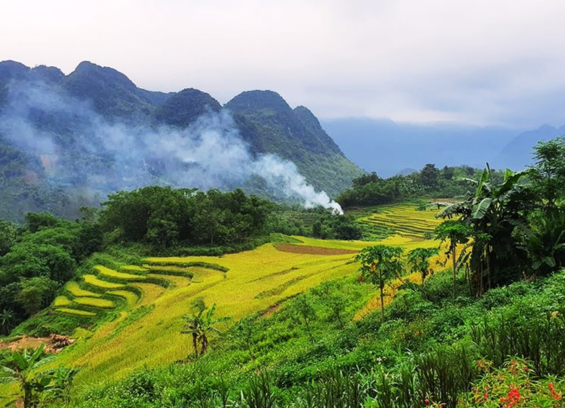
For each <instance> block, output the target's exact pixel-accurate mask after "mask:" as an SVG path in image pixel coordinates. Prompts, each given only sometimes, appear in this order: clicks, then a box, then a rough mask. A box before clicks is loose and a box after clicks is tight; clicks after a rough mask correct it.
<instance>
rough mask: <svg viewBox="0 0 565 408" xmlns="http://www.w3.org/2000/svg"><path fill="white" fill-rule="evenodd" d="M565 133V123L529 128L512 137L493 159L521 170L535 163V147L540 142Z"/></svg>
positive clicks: (503, 165)
mask: <svg viewBox="0 0 565 408" xmlns="http://www.w3.org/2000/svg"><path fill="white" fill-rule="evenodd" d="M564 135H565V125H563V126H561V127H560V128H556V127H553V126H550V125H543V126H541V127H540V128H538V129H535V130H528V131H526V132H523V133H521V134H519V135H518V136H516V137H515V138H514V139H512V140H511V141H510V142H509V143H508V144H507V145H506V146H505V147H504V149H502V151H501V152H500V153H499V154H498V155H497V156H496V158H495V159H494V160H493V161H494V163H496V165H497V166H499V167H508V168H511V169H516V170H520V169H523V168H525V167H526V166H528V165H530V164H532V163H533V160H534V159H533V156H532V154H533V147H534V146H535V145H536V144H538V142H547V141H548V140H551V139H554V138H556V137H559V136H564Z"/></svg>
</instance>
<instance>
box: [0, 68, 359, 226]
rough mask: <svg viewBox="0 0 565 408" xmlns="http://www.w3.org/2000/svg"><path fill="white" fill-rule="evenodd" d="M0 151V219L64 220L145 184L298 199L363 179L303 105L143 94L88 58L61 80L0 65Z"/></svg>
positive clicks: (254, 96)
mask: <svg viewBox="0 0 565 408" xmlns="http://www.w3.org/2000/svg"><path fill="white" fill-rule="evenodd" d="M221 135H223V136H221ZM0 155H1V156H0V189H1V190H0V202H1V203H2V205H1V207H2V209H1V210H0V218H8V219H22V217H23V215H24V214H25V212H27V211H44V210H45V211H51V212H53V213H55V214H59V215H67V216H72V215H75V213H76V210H77V208H78V207H79V206H80V205H85V204H92V203H97V202H100V200H103V199H104V196H105V195H107V194H108V193H111V192H113V191H116V190H122V189H126V190H128V189H133V188H138V187H141V186H144V185H148V184H161V185H173V186H177V187H199V188H204V189H207V188H215V187H217V188H220V189H231V188H235V187H243V188H246V189H247V190H248V191H250V192H254V193H263V192H264V193H265V195H267V196H269V197H273V196H275V197H287V196H288V197H293V196H296V195H298V196H300V198H301V199H302V198H304V197H305V196H306V195H310V196H312V197H314V196H316V192H314V190H312V189H311V188H310V187H308V188H306V187H305V186H307V184H306V183H309V184H311V185H312V186H314V187H315V189H316V190H318V192H319V191H321V190H324V191H326V192H327V193H328V194H329V195H332V196H334V195H337V194H338V193H339V192H340V191H342V190H344V189H345V188H347V187H349V185H350V183H351V179H352V178H353V177H356V176H359V175H360V174H362V170H360V169H359V168H358V167H356V166H355V165H354V164H353V163H352V162H351V161H349V160H348V159H347V158H346V157H345V156H344V154H343V153H342V151H341V150H340V149H339V147H338V146H337V145H336V143H335V142H334V141H333V140H332V139H331V138H330V137H329V136H328V134H327V133H326V132H325V131H324V129H323V128H322V127H321V125H320V122H319V121H318V119H317V118H316V117H315V116H314V115H313V114H312V112H310V111H309V110H308V109H307V108H305V107H302V106H300V107H297V108H295V109H292V108H291V107H290V106H289V105H288V104H287V103H286V102H285V100H284V99H283V98H282V97H281V96H280V95H278V94H277V93H275V92H272V91H250V92H243V93H242V94H240V95H238V96H236V97H234V98H233V99H232V100H231V101H230V102H228V103H227V104H226V105H225V106H222V105H221V104H220V103H219V102H218V101H217V100H215V99H214V98H213V97H212V96H211V95H209V94H207V93H205V92H202V91H200V90H197V89H192V88H188V89H184V90H182V91H179V92H172V93H162V92H152V91H148V90H144V89H141V88H138V87H137V86H136V85H135V84H134V83H133V82H132V81H131V80H130V79H129V78H128V77H127V76H126V75H124V74H123V73H121V72H119V71H117V70H115V69H112V68H109V67H101V66H98V65H96V64H93V63H91V62H87V61H85V62H82V63H80V64H79V65H78V66H77V68H76V69H75V70H74V71H73V72H72V73H70V74H69V75H65V74H63V73H62V72H61V71H60V70H59V69H58V68H54V67H46V66H39V67H35V68H29V67H26V66H25V65H23V64H20V63H18V62H15V61H4V62H0ZM277 157H279V158H280V159H277ZM281 159H282V160H281ZM267 160H271V161H270V162H269V163H270V166H266V165H265V163H267ZM286 161H291V162H292V163H294V164H295V165H296V168H298V171H299V172H300V174H302V176H304V179H305V180H304V179H303V178H302V176H300V175H299V174H296V170H293V169H294V167H293V166H292V165H291V164H289V163H288V162H286ZM263 170H264V171H265V172H268V173H269V174H268V177H267V179H268V180H269V181H265V180H267V179H263V176H265V177H266V174H262V173H261V171H263ZM253 172H254V173H253ZM276 172H278V173H276ZM251 173H253V177H250V174H251ZM261 180H263V181H261ZM269 183H271V184H272V185H270V186H268V187H269V189H270V190H269V191H270V192H268V191H267V190H268V189H267V188H266V187H265V186H266V185H267V184H269ZM273 189H279V190H281V191H282V192H283V194H278V195H277V194H275V195H273V194H272V190H273ZM316 197H317V198H316V200H318V201H319V200H320V196H316ZM322 199H323V197H322ZM326 199H327V198H326ZM305 200H306V199H305ZM308 200H309V199H307V200H306V202H310V201H308ZM316 200H314V201H315V202H318V201H316ZM2 211H3V212H2Z"/></svg>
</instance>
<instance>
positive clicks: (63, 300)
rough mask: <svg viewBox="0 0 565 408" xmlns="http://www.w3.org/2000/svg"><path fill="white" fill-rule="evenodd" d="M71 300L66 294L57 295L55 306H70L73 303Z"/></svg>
mask: <svg viewBox="0 0 565 408" xmlns="http://www.w3.org/2000/svg"><path fill="white" fill-rule="evenodd" d="M71 303H72V302H71V301H70V300H69V298H68V297H66V296H57V298H55V301H54V302H53V305H54V306H55V307H65V306H70V305H71Z"/></svg>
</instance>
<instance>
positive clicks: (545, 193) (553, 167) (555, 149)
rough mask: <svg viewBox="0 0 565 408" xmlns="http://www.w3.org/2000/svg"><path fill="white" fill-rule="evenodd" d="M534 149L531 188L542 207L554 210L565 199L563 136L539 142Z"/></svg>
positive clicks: (564, 143) (564, 147)
mask: <svg viewBox="0 0 565 408" xmlns="http://www.w3.org/2000/svg"><path fill="white" fill-rule="evenodd" d="M534 149H535V154H534V158H535V159H536V164H535V166H534V167H533V171H532V172H531V173H530V177H531V178H532V180H533V185H532V188H533V190H534V193H535V196H536V197H537V198H538V199H539V200H540V201H541V203H542V205H543V206H547V207H549V208H555V206H556V204H557V202H559V201H560V200H563V199H565V136H563V137H559V138H557V139H554V140H550V141H549V142H540V143H538V145H537V146H536V147H535V148H534Z"/></svg>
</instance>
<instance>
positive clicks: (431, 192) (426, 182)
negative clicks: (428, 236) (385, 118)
mask: <svg viewBox="0 0 565 408" xmlns="http://www.w3.org/2000/svg"><path fill="white" fill-rule="evenodd" d="M475 172H476V171H475V169H473V168H470V167H468V166H460V167H444V168H443V170H441V171H440V170H438V169H437V168H436V167H435V165H434V164H426V165H425V166H424V168H423V169H422V170H421V171H420V172H416V173H413V174H410V175H407V176H401V175H397V176H394V177H390V178H388V179H382V178H380V177H378V176H377V175H376V174H375V173H371V174H365V175H363V176H361V177H359V178H357V179H354V180H353V187H352V188H351V189H349V190H346V191H344V192H342V193H341V194H340V195H339V196H338V197H337V198H336V201H337V202H338V203H340V204H341V206H342V207H344V208H352V207H359V206H375V205H383V204H390V203H394V202H399V201H407V200H413V199H420V198H422V197H426V196H427V197H439V198H445V197H457V196H462V195H464V194H466V193H467V192H468V191H469V189H468V186H467V185H466V184H465V183H464V182H462V178H464V177H469V176H473V175H474V174H475ZM501 174H502V173H501V172H494V174H493V177H495V178H496V179H498V178H500V176H501Z"/></svg>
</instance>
